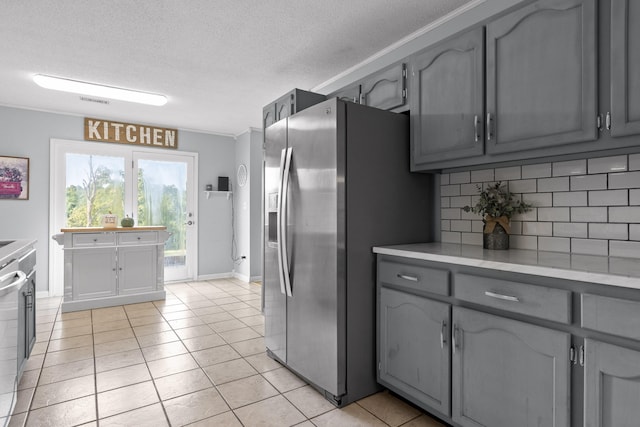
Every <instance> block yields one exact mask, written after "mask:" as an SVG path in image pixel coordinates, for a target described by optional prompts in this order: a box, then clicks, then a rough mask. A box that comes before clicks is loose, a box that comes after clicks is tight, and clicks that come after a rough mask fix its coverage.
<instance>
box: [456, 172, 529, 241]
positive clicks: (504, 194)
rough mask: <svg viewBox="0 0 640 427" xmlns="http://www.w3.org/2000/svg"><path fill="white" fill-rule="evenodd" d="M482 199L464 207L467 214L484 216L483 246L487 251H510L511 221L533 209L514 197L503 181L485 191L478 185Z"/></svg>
mask: <svg viewBox="0 0 640 427" xmlns="http://www.w3.org/2000/svg"><path fill="white" fill-rule="evenodd" d="M478 193H479V195H480V198H479V199H478V201H477V202H476V204H475V205H473V206H468V205H467V206H464V207H463V208H462V209H463V210H464V211H465V212H473V213H475V214H479V215H482V222H483V223H484V228H483V246H484V248H485V249H509V234H510V233H511V227H510V221H511V217H512V216H513V215H515V214H521V213H525V212H527V211H530V210H531V208H532V207H533V206H532V205H531V204H528V203H524V202H522V201H521V200H519V199H516V198H514V197H513V194H511V193H510V192H509V190H507V187H506V186H505V185H503V184H502V182H501V181H498V182H496V183H495V184H493V185H490V186H488V187H487V188H485V189H484V190H483V189H482V187H481V186H480V185H478Z"/></svg>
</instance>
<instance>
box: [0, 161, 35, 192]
mask: <svg viewBox="0 0 640 427" xmlns="http://www.w3.org/2000/svg"><path fill="white" fill-rule="evenodd" d="M0 199H17V200H28V199H29V158H28V157H8V156H0Z"/></svg>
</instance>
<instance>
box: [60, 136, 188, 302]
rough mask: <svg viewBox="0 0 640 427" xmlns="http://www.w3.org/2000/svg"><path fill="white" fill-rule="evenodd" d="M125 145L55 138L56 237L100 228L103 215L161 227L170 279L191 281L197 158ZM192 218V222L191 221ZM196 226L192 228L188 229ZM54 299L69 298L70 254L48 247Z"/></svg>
mask: <svg viewBox="0 0 640 427" xmlns="http://www.w3.org/2000/svg"><path fill="white" fill-rule="evenodd" d="M133 148H134V147H129V146H123V145H111V144H104V143H90V142H84V141H65V140H56V139H52V140H51V165H50V166H51V171H52V177H53V179H52V180H51V185H50V192H51V199H50V200H51V204H50V225H49V226H50V232H51V234H56V233H59V232H60V229H61V228H65V227H96V226H101V219H102V216H103V215H104V214H106V213H109V212H111V213H113V214H115V215H117V216H118V219H121V218H123V217H124V216H125V215H129V216H131V217H133V218H134V219H135V220H136V221H135V223H136V225H163V226H166V227H167V231H169V232H170V233H172V236H171V238H170V239H169V241H168V242H167V245H166V246H165V251H166V254H167V257H166V258H165V274H164V277H165V280H166V281H178V280H191V279H194V278H195V276H196V271H197V253H196V250H197V222H196V218H195V213H196V212H197V198H196V197H195V195H196V193H195V189H196V188H197V182H196V181H195V179H196V178H195V177H196V176H197V174H196V173H195V168H196V167H197V154H195V153H185V152H180V154H174V153H166V152H164V151H163V152H158V150H151V149H149V150H144V149H139V148H136V149H135V150H134V149H133ZM189 214H191V216H189ZM189 222H190V224H189ZM50 254H51V257H50V264H49V293H50V295H63V290H64V289H63V288H64V256H63V252H62V249H61V248H60V247H59V246H58V244H57V243H55V242H54V241H53V240H52V241H51V243H50Z"/></svg>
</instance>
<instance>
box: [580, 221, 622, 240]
mask: <svg viewBox="0 0 640 427" xmlns="http://www.w3.org/2000/svg"><path fill="white" fill-rule="evenodd" d="M628 229H629V227H628V225H627V224H609V223H606V222H605V223H590V224H589V238H590V239H611V240H627V239H628V238H629V232H628Z"/></svg>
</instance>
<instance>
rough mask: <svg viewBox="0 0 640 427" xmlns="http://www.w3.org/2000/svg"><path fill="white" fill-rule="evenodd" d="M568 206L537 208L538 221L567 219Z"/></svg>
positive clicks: (566, 220)
mask: <svg viewBox="0 0 640 427" xmlns="http://www.w3.org/2000/svg"><path fill="white" fill-rule="evenodd" d="M569 218H570V216H569V208H538V221H565V222H568V221H569Z"/></svg>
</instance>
